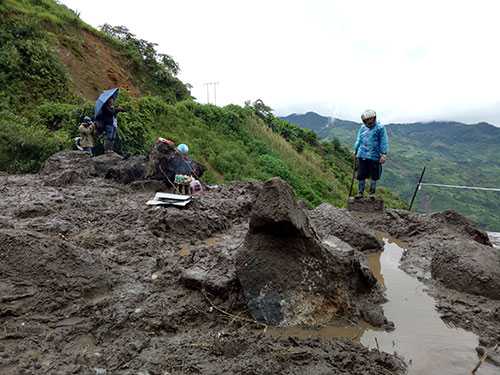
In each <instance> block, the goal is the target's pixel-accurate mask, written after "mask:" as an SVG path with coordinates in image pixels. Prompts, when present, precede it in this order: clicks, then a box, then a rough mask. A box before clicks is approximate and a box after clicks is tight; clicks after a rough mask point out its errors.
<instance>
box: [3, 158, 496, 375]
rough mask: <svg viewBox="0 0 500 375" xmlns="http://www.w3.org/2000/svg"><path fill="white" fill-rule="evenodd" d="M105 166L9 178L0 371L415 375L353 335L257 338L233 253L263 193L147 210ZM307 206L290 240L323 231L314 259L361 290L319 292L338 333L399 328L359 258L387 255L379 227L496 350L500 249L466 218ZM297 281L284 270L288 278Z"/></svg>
mask: <svg viewBox="0 0 500 375" xmlns="http://www.w3.org/2000/svg"><path fill="white" fill-rule="evenodd" d="M94 159H97V158H94ZM69 161H71V162H69ZM95 162H96V161H91V159H89V158H88V157H87V156H86V155H85V154H83V153H80V154H76V153H72V154H71V155H70V156H68V163H66V164H64V163H62V164H61V163H53V164H52V165H49V167H47V168H46V169H45V171H44V172H43V173H41V174H39V175H1V176H0V194H1V199H0V255H1V258H0V259H1V260H0V373H1V374H8V375H10V374H144V375H145V374H151V375H154V374H183V373H202V374H219V373H235V374H240V373H241V374H304V373H308V374H404V373H406V371H407V366H406V365H405V363H404V362H403V361H402V360H401V359H400V358H398V357H397V356H395V355H391V354H386V353H383V352H379V351H377V350H376V349H371V350H369V349H367V348H365V347H363V346H362V345H361V344H359V343H357V342H355V341H352V340H349V339H346V338H338V339H325V338H320V337H315V338H309V339H305V340H299V339H294V338H290V339H287V340H281V339H279V338H275V337H272V336H270V335H268V334H265V333H263V328H264V327H265V325H266V321H265V319H264V320H263V318H259V317H258V318H259V320H260V322H257V321H256V320H255V319H254V318H255V315H254V314H252V311H251V310H252V309H251V308H249V305H248V303H249V300H248V296H249V293H246V292H245V290H246V291H247V289H245V288H246V287H245V286H244V287H242V282H243V285H246V284H245V283H248V279H247V276H245V278H244V277H242V276H241V280H242V282H240V279H239V278H238V275H241V272H242V271H241V267H242V265H244V264H246V263H245V262H242V261H240V262H239V263H238V262H237V259H238V256H240V255H241V254H242V253H245V254H246V255H248V252H249V247H250V246H251V244H252V243H255V242H256V240H255V237H253V236H255V235H256V232H258V228H261V226H262V225H261V223H263V222H266V223H267V222H269V218H264V219H262V218H260V217H259V215H258V214H256V212H255V211H254V210H253V209H254V206H255V205H256V202H259V196H261V194H262V193H263V191H264V189H265V186H266V185H264V184H261V183H255V182H248V183H240V182H235V183H231V184H229V185H224V186H222V185H221V186H211V187H210V190H209V191H208V190H207V189H206V188H205V191H204V193H203V194H202V195H199V196H196V197H195V200H194V201H193V202H192V203H190V204H189V205H188V206H187V207H185V208H177V207H172V206H168V207H152V206H147V205H146V204H145V203H146V202H147V201H148V200H149V199H152V197H153V196H154V194H155V191H157V190H158V184H155V183H153V182H151V181H147V182H143V183H132V184H123V183H119V182H116V181H113V180H110V179H104V178H101V177H96V171H95V168H96V167H95ZM68 165H69V166H73V169H70V167H68ZM75 166H77V167H76V168H75ZM287 204H288V203H287ZM285 206H286V205H285ZM298 206H299V207H302V208H301V209H300V210H297V208H296V207H295V206H293V207H292V208H291V210H290V211H287V215H290V213H292V216H293V217H292V218H284V219H283V220H285V221H286V220H290V221H289V222H293V224H294V225H295V227H297V226H299V227H300V228H305V229H304V230H302V232H306V233H305V234H304V233H302V232H301V233H300V234H294V235H295V236H298V238H299V237H300V238H302V239H303V238H306V239H307V241H315V240H313V239H314V238H316V239H317V242H318V243H317V244H315V246H316V247H318V249H319V250H318V251H319V254H320V256H324V254H328V251H330V252H331V256H332V257H334V258H335V259H338V263H339V264H349V267H350V271H349V272H347V273H344V274H342V275H340V276H339V277H347V276H349V275H350V276H349V277H353V278H356V282H353V283H352V285H356V287H355V288H353V287H352V285H351V284H349V285H347V284H346V285H345V288H344V289H342V288H338V289H339V290H341V289H342V290H343V291H344V292H345V293H344V294H343V295H342V296H343V297H342V305H339V304H338V303H336V302H338V301H339V299H340V297H338V294H339V293H337V294H335V295H332V296H326V297H328V298H326V297H325V298H326V299H324V301H327V302H328V304H327V307H328V309H326V310H325V311H330V312H331V313H332V315H331V317H330V318H331V319H330V321H329V324H345V323H346V322H353V323H359V322H360V321H361V320H365V321H370V323H371V324H373V325H375V326H378V327H380V328H382V329H388V330H390V329H391V325H390V322H388V321H387V320H386V319H384V317H383V311H382V310H381V308H380V307H377V306H379V304H380V303H381V302H383V296H382V295H381V291H380V290H379V289H378V288H377V287H376V286H373V285H371V284H370V283H369V280H370V276H369V274H370V272H369V271H366V270H365V269H363V267H362V266H360V265H359V264H362V263H363V258H364V257H365V256H366V254H367V253H369V252H373V251H377V250H380V246H381V245H380V241H379V240H378V239H377V238H376V236H375V235H374V232H373V231H374V230H379V231H383V232H386V233H388V234H390V235H392V236H393V237H395V238H398V239H401V240H403V241H406V242H407V243H408V245H409V247H408V251H407V252H406V253H405V256H404V259H403V261H402V267H403V268H404V269H405V270H406V271H407V272H409V273H410V274H412V275H414V276H416V277H419V278H421V279H422V280H424V282H425V283H426V285H428V287H429V292H430V293H432V294H433V295H434V296H435V298H436V301H437V308H438V309H439V311H440V313H441V314H442V316H443V318H445V319H446V320H447V321H448V322H450V323H451V324H455V325H456V326H459V327H462V328H464V329H467V330H471V331H473V332H474V333H476V334H477V335H479V336H480V337H481V344H482V347H483V348H486V349H489V348H491V347H492V346H493V345H494V344H496V343H497V342H499V341H500V334H499V332H500V302H499V298H500V296H499V295H498V293H499V292H498V291H499V290H500V288H498V286H499V283H500V276H499V272H500V267H499V263H498V262H499V257H500V255H499V253H498V250H497V249H494V248H493V247H491V246H490V245H491V244H490V243H489V240H488V238H487V235H486V234H485V233H484V232H481V231H479V230H477V228H476V227H475V226H474V225H473V224H472V223H471V222H469V221H467V220H466V219H465V218H463V217H462V216H460V215H458V214H456V213H454V212H452V211H450V212H444V213H437V214H432V215H418V214H411V213H408V212H405V211H393V210H385V211H379V212H375V213H373V212H371V213H359V212H349V211H347V210H344V209H337V208H334V207H332V206H330V205H325V204H324V205H321V206H319V207H317V208H316V209H315V210H308V209H307V208H306V207H305V205H304V204H300V205H298ZM282 207H283V205H282ZM299 211H300V212H299ZM296 215H299V216H300V215H304V218H303V219H301V220H302V222H301V223H299V224H296V223H295V222H296V220H295V218H296ZM284 216H286V215H284ZM251 218H252V220H253V221H254V222H256V221H258V223H257V224H255V226H254V227H253V228H251V227H250V221H251ZM259 220H260V221H259ZM266 220H267V221H266ZM259 223H260V224H259ZM287 223H288V222H287ZM304 223H305V224H304ZM266 225H267V224H266ZM271 225H274V224H273V223H271ZM280 225H281V224H280ZM279 227H280V226H279V225H278V227H275V228H279ZM307 227H309V229H307ZM288 230H289V228H288V227H287V231H288ZM309 232H310V233H309ZM287 233H288V232H287ZM265 236H270V233H269V232H267V233H265ZM283 237H284V236H280V234H279V233H277V238H278V240H276V239H274V240H276V241H277V242H276V243H283V241H284V240H285V239H284V238H283ZM274 240H273V241H274ZM325 249H326V250H325ZM325 251H326V253H325ZM339 254H340V255H339ZM457 259H458V260H457ZM283 262H285V260H283ZM237 263H238V265H237ZM336 264H337V263H336ZM237 267H239V268H238V269H237ZM305 267H306V266H305ZM287 272H288V271H287V269H286V267H283V268H280V267H276V269H275V274H277V275H280V282H281V283H282V284H286V282H285V281H286V277H287V276H286V275H287ZM269 273H271V272H270V271H268V273H267V274H268V275H269ZM292 276H293V275H290V280H291V282H292V279H294V277H292ZM333 276H334V273H331V272H330V274H329V276H328V277H333ZM269 277H272V275H269ZM367 280H368V281H367ZM301 282H302V284H303V280H302V281H301ZM315 282H316V283H317V284H318V285H319V284H320V280H316V281H315ZM282 284H280V286H279V287H281V288H282V287H283V285H282ZM299 284H300V283H299ZM360 285H364V286H365V287H366V288H364V289H363V288H360V287H359V286H360ZM303 286H304V291H305V292H307V293H310V292H311V291H310V290H308V287H309V286H308V285H303ZM265 287H266V288H267V287H269V285H266V286H265ZM318 288H319V287H318ZM244 289H245V290H244ZM294 293H295V295H294V296H296V294H297V293H296V290H295V291H294ZM307 293H305V294H304V295H308V294H307ZM323 293H324V291H323ZM316 294H317V293H316ZM336 298H337V299H336ZM306 302H307V301H301V303H304V306H305V303H306ZM281 307H283V306H280V308H281ZM313 307H314V306H313ZM333 307H335V309H333ZM341 307H342V308H341ZM287 311H288V310H287ZM311 311H314V312H317V309H313V310H311ZM292 313H293V311H292ZM323 315H324V314H323ZM293 316H296V315H293ZM302 318H303V317H302ZM323 318H324V316H323ZM291 321H293V319H292V320H291ZM309 323H311V324H313V322H309ZM321 323H324V322H323V321H322V322H321ZM318 324H319V322H318ZM478 350H481V348H478ZM494 358H495V357H494V356H493V359H494Z"/></svg>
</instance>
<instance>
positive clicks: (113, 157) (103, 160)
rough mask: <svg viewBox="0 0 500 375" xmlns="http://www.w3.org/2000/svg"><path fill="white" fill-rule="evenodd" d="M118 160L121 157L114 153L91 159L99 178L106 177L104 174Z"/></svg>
mask: <svg viewBox="0 0 500 375" xmlns="http://www.w3.org/2000/svg"><path fill="white" fill-rule="evenodd" d="M120 160H122V157H121V156H120V155H118V154H117V153H115V152H108V153H107V154H102V155H99V156H94V157H93V158H92V161H93V162H94V166H95V170H96V173H97V175H98V176H99V177H104V176H106V172H107V171H108V169H110V168H111V167H112V166H114V165H115V164H116V163H118V162H119V161H120Z"/></svg>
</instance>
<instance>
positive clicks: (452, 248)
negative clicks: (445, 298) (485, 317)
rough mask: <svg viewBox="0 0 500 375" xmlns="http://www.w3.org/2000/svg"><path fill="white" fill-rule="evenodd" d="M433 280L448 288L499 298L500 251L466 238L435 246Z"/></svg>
mask: <svg viewBox="0 0 500 375" xmlns="http://www.w3.org/2000/svg"><path fill="white" fill-rule="evenodd" d="M434 246H435V251H434V255H433V257H432V263H431V272H432V277H434V278H435V279H437V280H440V281H441V282H443V284H445V285H446V286H447V287H448V288H451V289H456V290H459V291H462V292H466V293H470V294H478V295H483V296H486V297H490V298H495V299H500V251H499V250H498V249H496V248H494V247H491V246H487V245H483V244H480V243H477V242H476V241H473V240H470V239H469V240H465V239H463V238H461V239H456V240H448V241H442V242H441V243H439V244H435V245H434Z"/></svg>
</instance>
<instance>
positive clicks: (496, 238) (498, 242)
mask: <svg viewBox="0 0 500 375" xmlns="http://www.w3.org/2000/svg"><path fill="white" fill-rule="evenodd" d="M487 233H488V237H489V238H490V241H491V243H492V244H493V246H494V247H496V248H500V233H499V232H487Z"/></svg>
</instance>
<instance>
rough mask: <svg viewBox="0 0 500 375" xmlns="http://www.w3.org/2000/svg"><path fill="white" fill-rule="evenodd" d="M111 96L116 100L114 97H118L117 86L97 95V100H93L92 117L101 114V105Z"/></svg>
mask: <svg viewBox="0 0 500 375" xmlns="http://www.w3.org/2000/svg"><path fill="white" fill-rule="evenodd" d="M111 97H113V99H114V100H116V98H117V97H118V88H115V89H110V90H107V91H104V92H103V93H102V94H101V95H99V97H98V98H97V101H96V102H95V106H94V117H97V116H99V115H100V114H101V112H102V106H103V105H104V103H106V102H107V101H108V99H109V98H111Z"/></svg>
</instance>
